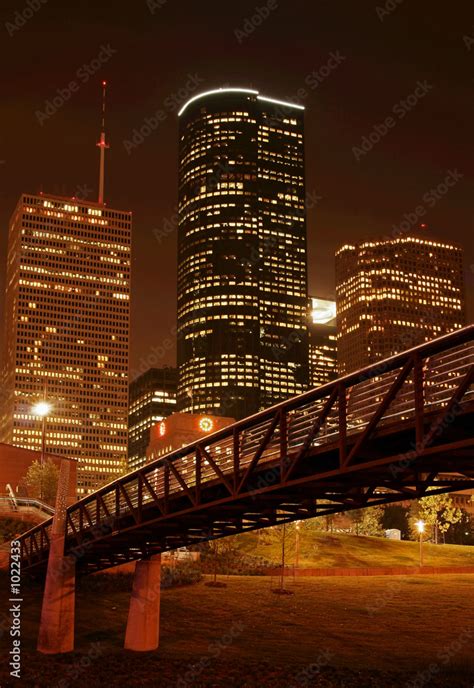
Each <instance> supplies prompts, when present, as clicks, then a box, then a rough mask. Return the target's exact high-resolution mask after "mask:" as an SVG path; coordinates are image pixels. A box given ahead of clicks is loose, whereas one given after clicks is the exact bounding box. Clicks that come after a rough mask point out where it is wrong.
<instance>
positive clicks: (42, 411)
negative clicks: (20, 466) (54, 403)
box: [33, 400, 52, 465]
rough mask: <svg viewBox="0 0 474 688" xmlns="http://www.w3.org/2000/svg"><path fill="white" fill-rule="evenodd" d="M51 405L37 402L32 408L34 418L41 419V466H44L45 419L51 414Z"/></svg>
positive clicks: (45, 402)
mask: <svg viewBox="0 0 474 688" xmlns="http://www.w3.org/2000/svg"><path fill="white" fill-rule="evenodd" d="M51 408H52V407H51V404H48V402H47V401H44V400H43V401H38V403H37V404H35V405H34V406H33V413H34V414H35V416H38V417H39V418H41V421H42V422H41V465H43V464H44V456H45V452H46V418H47V417H48V415H49V414H50V412H51Z"/></svg>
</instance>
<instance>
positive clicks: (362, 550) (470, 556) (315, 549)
mask: <svg viewBox="0 0 474 688" xmlns="http://www.w3.org/2000/svg"><path fill="white" fill-rule="evenodd" d="M262 532H263V531H262ZM300 532H301V535H300V556H299V565H300V566H304V567H316V568H331V567H339V566H340V567H349V568H356V567H365V566H417V565H418V562H419V545H418V543H417V542H408V541H405V540H388V539H387V538H379V537H363V536H360V537H356V536H355V535H344V534H340V533H337V534H336V533H334V534H331V533H321V532H315V531H314V530H313V531H311V530H310V531H305V530H304V529H302V530H301V531H300ZM235 543H236V544H237V545H238V547H239V548H241V549H242V550H243V551H245V552H246V553H248V554H252V555H255V556H258V557H264V558H265V559H268V560H270V561H275V562H280V561H281V543H279V542H278V541H277V540H276V539H274V538H272V539H270V538H268V537H267V538H265V535H263V537H262V536H261V537H260V538H259V536H258V534H257V533H244V534H242V535H236V536H235ZM286 549H287V556H286V561H287V564H288V565H289V566H292V565H293V563H294V560H295V538H294V535H293V534H290V535H289V536H288V537H287V540H286ZM423 552H424V555H423V558H424V564H425V565H426V566H474V547H468V546H461V545H433V544H429V543H427V542H425V543H424V544H423Z"/></svg>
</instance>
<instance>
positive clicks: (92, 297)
mask: <svg viewBox="0 0 474 688" xmlns="http://www.w3.org/2000/svg"><path fill="white" fill-rule="evenodd" d="M131 223H132V217H131V213H129V212H123V211H120V210H112V209H111V208H107V207H105V206H104V205H99V204H97V203H91V202H88V201H84V200H77V199H68V198H62V197H58V196H49V195H43V194H40V195H30V194H24V195H22V196H21V197H20V200H19V202H18V205H17V207H16V210H15V212H14V214H13V216H12V219H11V222H10V229H9V240H8V256H7V278H6V298H5V327H4V343H3V352H2V353H3V359H2V363H3V366H2V372H3V385H4V397H3V403H2V416H1V435H2V436H1V440H2V441H3V442H8V443H10V444H13V445H15V446H19V447H24V448H26V449H33V450H34V449H39V448H40V447H41V442H42V423H41V420H40V419H38V417H37V416H36V415H35V414H34V412H33V409H32V407H33V405H34V403H35V402H37V401H38V400H39V399H42V398H44V397H46V399H47V400H48V402H49V403H50V405H51V411H50V413H49V415H48V417H47V419H46V422H45V430H46V432H45V444H46V448H47V451H48V452H51V453H54V454H59V455H63V456H67V457H71V458H74V459H77V460H78V462H79V463H78V493H79V496H81V495H82V494H85V493H87V492H90V491H92V490H93V489H94V488H95V487H96V486H97V485H100V484H101V483H103V482H104V481H106V480H108V479H110V478H112V477H114V476H115V475H117V474H118V473H119V472H120V471H122V470H123V466H124V463H125V461H126V456H127V415H128V352H129V303H130V302H129V298H130V249H131Z"/></svg>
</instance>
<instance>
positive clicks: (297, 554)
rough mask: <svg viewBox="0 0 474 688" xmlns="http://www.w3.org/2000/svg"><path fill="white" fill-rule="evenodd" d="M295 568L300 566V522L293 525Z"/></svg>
mask: <svg viewBox="0 0 474 688" xmlns="http://www.w3.org/2000/svg"><path fill="white" fill-rule="evenodd" d="M295 540H296V542H295V568H298V567H299V565H300V522H299V521H296V524H295Z"/></svg>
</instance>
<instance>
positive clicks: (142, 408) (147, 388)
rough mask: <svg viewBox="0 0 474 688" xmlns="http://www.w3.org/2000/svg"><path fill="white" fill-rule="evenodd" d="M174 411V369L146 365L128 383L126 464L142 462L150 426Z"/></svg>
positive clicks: (131, 468) (144, 458)
mask: <svg viewBox="0 0 474 688" xmlns="http://www.w3.org/2000/svg"><path fill="white" fill-rule="evenodd" d="M175 411H176V368H150V369H149V370H147V371H146V372H145V373H143V375H140V376H139V377H137V378H136V380H133V382H131V383H130V389H129V414H128V467H129V468H130V470H133V469H135V468H140V467H141V466H143V465H145V463H146V450H147V447H148V445H149V443H150V429H151V428H152V427H153V426H154V425H156V424H157V423H159V422H160V421H162V420H164V419H165V418H167V417H168V416H170V415H171V414H172V413H174V412H175Z"/></svg>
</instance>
